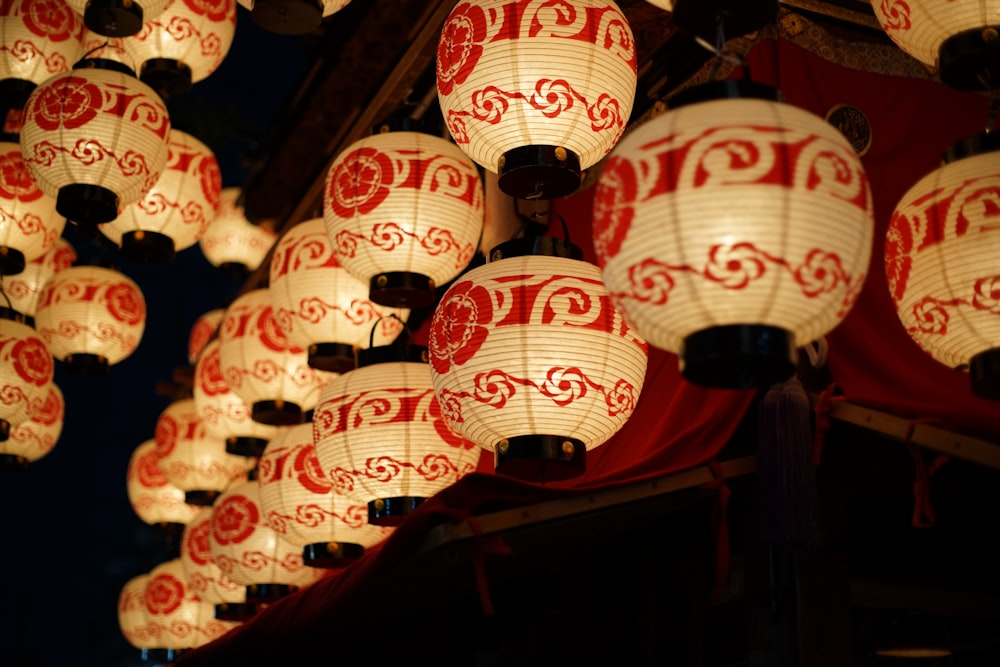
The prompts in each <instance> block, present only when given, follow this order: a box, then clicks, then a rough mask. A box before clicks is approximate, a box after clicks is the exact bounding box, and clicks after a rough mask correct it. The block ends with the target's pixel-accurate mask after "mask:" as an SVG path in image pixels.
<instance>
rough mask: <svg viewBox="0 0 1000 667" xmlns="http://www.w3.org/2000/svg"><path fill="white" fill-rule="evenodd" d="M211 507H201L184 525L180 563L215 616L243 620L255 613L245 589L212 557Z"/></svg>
mask: <svg viewBox="0 0 1000 667" xmlns="http://www.w3.org/2000/svg"><path fill="white" fill-rule="evenodd" d="M211 532H212V508H211V507H202V508H201V509H200V510H198V513H197V514H195V515H194V517H192V519H191V520H190V521H189V522H188V523H187V525H186V526H185V527H184V534H183V535H182V536H181V555H180V559H181V565H182V566H183V567H184V575H185V576H186V577H187V582H188V586H190V587H191V590H193V591H194V593H195V595H197V596H198V597H199V598H200V599H201V600H202V601H203V602H208V603H210V604H213V605H215V617H216V618H218V619H220V620H223V621H245V620H247V619H248V618H250V617H252V616H253V615H254V614H256V613H257V606H256V605H253V604H248V603H247V601H246V599H247V593H246V588H245V587H243V586H240V585H239V584H236V583H234V582H233V581H232V580H231V579H230V578H229V577H227V576H226V575H225V574H223V573H222V570H220V569H219V566H218V565H216V564H215V558H214V557H213V556H212V549H211V546H210V543H211Z"/></svg>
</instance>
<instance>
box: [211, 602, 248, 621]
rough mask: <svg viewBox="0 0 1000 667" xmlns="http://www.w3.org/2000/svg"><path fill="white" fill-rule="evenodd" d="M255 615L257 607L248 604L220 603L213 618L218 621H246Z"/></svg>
mask: <svg viewBox="0 0 1000 667" xmlns="http://www.w3.org/2000/svg"><path fill="white" fill-rule="evenodd" d="M256 613H257V605H255V604H250V603H248V602H220V603H219V604H217V605H215V611H214V616H215V618H216V619H217V620H219V621H247V620H249V619H251V618H253V616H254V614H256Z"/></svg>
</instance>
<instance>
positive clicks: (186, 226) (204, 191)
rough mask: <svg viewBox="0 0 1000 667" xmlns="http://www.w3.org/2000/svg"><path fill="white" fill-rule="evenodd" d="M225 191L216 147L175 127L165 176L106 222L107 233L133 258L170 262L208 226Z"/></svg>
mask: <svg viewBox="0 0 1000 667" xmlns="http://www.w3.org/2000/svg"><path fill="white" fill-rule="evenodd" d="M221 190H222V174H221V172H220V171H219V162H218V160H216V158H215V154H214V153H212V150H211V149H210V148H209V147H208V146H206V145H205V144H203V143H202V142H201V141H199V140H198V139H196V138H195V137H193V136H191V135H190V134H187V133H186V132H181V131H180V130H177V129H171V130H170V136H169V139H168V142H167V161H166V165H165V167H164V169H163V173H162V174H161V175H160V178H159V180H157V181H156V184H155V185H154V186H153V187H152V188H151V189H150V190H149V191H148V192H146V194H144V195H143V196H142V198H141V199H140V200H139V201H137V202H135V203H133V204H129V205H128V206H126V207H124V208H123V209H122V211H121V213H120V214H119V215H118V217H117V218H115V219H114V220H112V221H111V222H107V223H105V224H103V225H100V230H101V233H102V234H104V236H106V237H107V238H108V239H110V240H111V241H113V242H114V243H115V244H116V245H118V246H120V248H121V254H122V256H123V257H125V258H127V259H131V260H134V261H137V262H142V263H147V264H168V263H170V262H171V261H173V259H174V255H175V253H177V252H180V251H181V250H185V249H187V248H190V247H191V246H193V245H194V244H195V243H197V242H198V239H200V238H201V237H202V235H203V234H204V233H205V230H206V229H208V226H209V224H211V222H212V220H214V219H215V213H216V211H217V210H218V208H219V195H220V192H221Z"/></svg>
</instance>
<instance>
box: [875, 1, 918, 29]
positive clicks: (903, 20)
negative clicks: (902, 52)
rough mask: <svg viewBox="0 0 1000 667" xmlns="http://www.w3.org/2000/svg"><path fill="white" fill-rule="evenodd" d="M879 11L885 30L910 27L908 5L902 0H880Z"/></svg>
mask: <svg viewBox="0 0 1000 667" xmlns="http://www.w3.org/2000/svg"><path fill="white" fill-rule="evenodd" d="M879 13H880V14H881V15H882V28H883V29H885V30H909V29H910V27H911V23H910V5H909V4H908V3H906V2H905V1H904V0H882V1H881V2H880V3H879Z"/></svg>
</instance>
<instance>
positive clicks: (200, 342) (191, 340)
mask: <svg viewBox="0 0 1000 667" xmlns="http://www.w3.org/2000/svg"><path fill="white" fill-rule="evenodd" d="M225 314H226V309H225V308H213V309H212V310H209V311H206V312H204V313H202V314H201V315H199V316H198V319H196V320H195V322H194V325H193V326H192V327H191V333H189V334H188V363H190V364H191V365H192V366H194V365H195V364H196V363H197V362H198V357H199V356H201V352H202V350H204V349H205V346H206V345H208V342H209V341H210V340H212V339H213V338H215V332H216V330H217V329H218V328H219V325H220V324H222V318H223V316H224V315H225Z"/></svg>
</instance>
